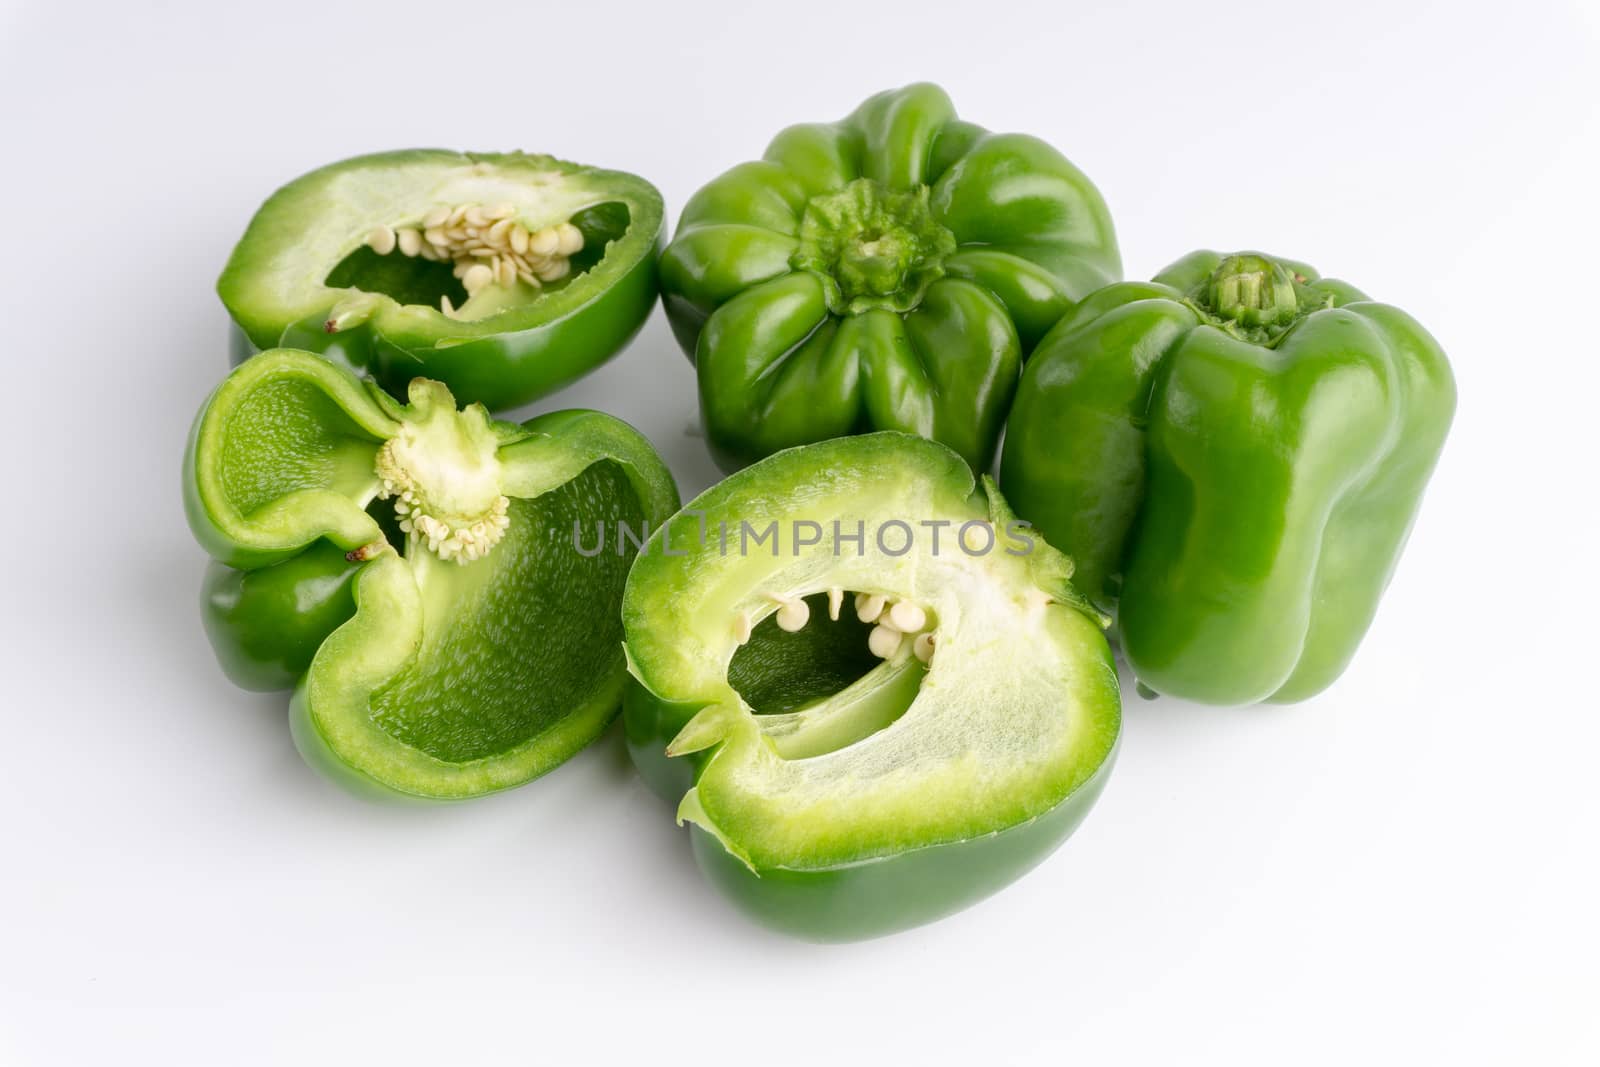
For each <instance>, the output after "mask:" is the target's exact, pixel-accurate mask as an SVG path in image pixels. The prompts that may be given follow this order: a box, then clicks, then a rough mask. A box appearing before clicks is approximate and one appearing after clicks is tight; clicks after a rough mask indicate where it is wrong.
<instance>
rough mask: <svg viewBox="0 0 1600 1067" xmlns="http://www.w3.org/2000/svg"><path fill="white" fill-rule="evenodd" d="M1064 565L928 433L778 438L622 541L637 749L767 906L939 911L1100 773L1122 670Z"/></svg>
mask: <svg viewBox="0 0 1600 1067" xmlns="http://www.w3.org/2000/svg"><path fill="white" fill-rule="evenodd" d="M763 535H767V536H763ZM1070 574H1071V564H1070V561H1069V560H1067V559H1066V558H1065V557H1064V556H1062V555H1061V554H1060V553H1058V552H1056V551H1055V550H1054V549H1052V548H1050V546H1049V545H1047V544H1046V543H1045V542H1044V541H1043V540H1042V539H1039V538H1037V537H1034V536H1031V535H1030V534H1029V533H1028V530H1027V527H1026V525H1025V524H1023V523H1021V522H1020V521H1018V520H1017V519H1016V517H1015V516H1014V515H1012V514H1011V512H1010V510H1009V508H1008V507H1007V506H1006V504H1005V501H1004V500H1002V499H1001V497H1000V495H999V492H998V490H997V489H996V488H995V486H994V484H993V482H992V481H989V480H988V479H985V480H984V482H983V484H982V485H979V484H977V483H975V482H974V479H973V476H972V472H971V470H970V469H969V467H968V466H967V464H966V462H965V461H964V460H963V459H962V458H961V457H960V456H958V455H957V454H956V453H954V452H953V451H951V450H950V449H948V448H946V447H944V446H943V445H940V444H937V443H935V442H931V441H928V440H925V439H922V438H919V437H915V436H911V435H907V434H901V433H895V432H882V433H875V434H869V435H864V436H858V437H847V438H840V439H837V440H832V441H827V442H822V443H819V444H815V445H808V446H804V447H800V448H794V449H790V450H787V451H784V452H780V453H778V454H776V455H773V456H771V457H769V458H767V459H765V460H762V461H761V462H759V463H756V464H754V465H753V466H751V467H748V468H746V469H745V470H743V471H741V472H739V473H737V474H735V475H733V476H731V477H729V478H728V479H727V480H726V481H724V482H722V483H721V484H720V485H717V486H715V487H714V488H712V489H710V490H708V491H707V492H706V493H704V494H702V495H701V496H700V497H699V498H697V499H696V500H694V501H693V502H691V503H690V504H689V505H688V506H687V507H685V508H684V510H683V511H681V512H680V513H679V514H678V515H677V516H675V517H674V518H673V519H672V520H670V521H669V522H668V523H667V524H666V525H665V526H664V527H662V529H661V530H659V531H657V533H656V535H655V537H654V538H653V540H652V541H651V542H650V543H649V544H648V545H647V546H646V548H645V550H644V552H643V553H642V554H641V555H640V557H639V559H638V560H637V562H636V563H635V565H634V568H633V571H632V573H631V574H630V576H629V579H628V586H627V591H626V593H625V595H624V600H623V620H624V625H625V631H626V638H627V649H628V655H629V665H630V670H631V672H632V674H633V677H634V678H635V680H636V683H637V684H636V685H635V686H634V688H633V689H632V691H630V693H629V695H628V698H627V701H626V705H625V711H624V721H625V724H626V734H627V739H628V744H629V750H630V752H631V753H632V755H633V758H634V760H635V763H636V764H637V765H638V767H639V769H640V771H641V773H642V774H643V775H644V777H645V778H646V780H647V781H648V782H650V784H651V785H652V786H653V787H654V788H656V789H657V790H658V791H660V792H662V793H663V794H665V795H667V796H669V797H671V798H672V799H673V800H675V801H676V802H677V803H678V815H679V818H680V820H681V821H685V822H688V823H690V824H692V825H693V828H694V829H693V838H694V851H695V854H696V855H697V856H698V857H699V861H700V864H701V866H702V867H703V868H704V869H705V871H706V873H707V875H708V877H709V878H710V879H711V880H712V881H713V882H714V883H715V884H716V885H718V886H719V887H720V888H721V889H722V890H723V891H724V892H725V893H727V895H728V896H729V897H730V898H732V899H733V900H734V901H735V902H736V903H737V904H738V905H739V906H740V907H741V908H743V909H744V910H746V911H747V912H749V913H751V914H753V915H755V916H756V917H758V918H759V919H761V920H762V921H764V922H767V923H770V924H771V925H773V926H775V927H778V928H780V929H783V930H786V931H789V932H792V933H795V934H798V935H801V936H804V937H809V938H815V939H821V940H837V939H851V938H860V937H869V936H875V935H878V934H883V933H888V932H890V931H893V930H896V929H901V928H904V927H907V926H912V925H916V924H918V923H922V922H926V921H929V920H931V919H935V918H938V917H939V916H941V915H945V914H948V913H949V912H951V911H954V910H956V909H957V908H960V907H962V906H964V905H965V904H968V903H970V902H972V901H974V900H976V899H978V898H980V897H982V896H985V895H987V894H989V893H992V892H994V891H995V890H997V889H999V888H1000V887H1002V886H1004V885H1006V884H1007V883H1008V882H1010V881H1011V880H1012V879H1014V878H1016V877H1018V876H1019V875H1020V874H1021V873H1023V872H1024V871H1026V870H1027V869H1029V868H1030V867H1032V866H1033V865H1034V864H1036V863H1038V862H1039V861H1040V860H1041V859H1043V858H1044V857H1045V856H1046V855H1047V854H1048V853H1049V852H1050V851H1051V850H1052V849H1054V848H1055V847H1056V845H1058V844H1059V843H1060V842H1061V841H1062V840H1063V839H1064V838H1065V837H1066V836H1067V835H1068V834H1069V833H1071V832H1072V830H1073V829H1074V828H1075V827H1076V826H1077V824H1078V823H1079V821H1080V820H1081V819H1082V818H1083V817H1084V815H1085V814H1086V813H1087V811H1088V810H1089V808H1090V806H1091V805H1092V804H1093V802H1094V799H1095V797H1096V796H1098V794H1099V792H1100V790H1101V788H1102V786H1103V785H1104V783H1105V780H1106V777H1107V775H1108V774H1109V771H1110V767H1111V764H1112V761H1113V756H1114V753H1115V750H1116V746H1117V737H1118V731H1119V728H1120V701H1119V694H1118V684H1117V674H1116V670H1115V667H1114V665H1113V662H1112V659H1111V653H1110V650H1109V647H1108V646H1107V643H1106V639H1105V637H1104V635H1103V633H1102V625H1103V622H1104V620H1103V618H1102V617H1101V616H1099V615H1098V613H1096V612H1095V611H1094V610H1093V609H1092V608H1091V607H1090V606H1089V605H1088V604H1087V602H1086V601H1084V600H1083V598H1081V597H1080V596H1079V595H1078V594H1077V593H1076V591H1075V590H1074V589H1073V587H1072V585H1071V582H1070V580H1069V579H1070Z"/></svg>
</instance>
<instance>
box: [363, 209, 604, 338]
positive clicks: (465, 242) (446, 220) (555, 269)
mask: <svg viewBox="0 0 1600 1067" xmlns="http://www.w3.org/2000/svg"><path fill="white" fill-rule="evenodd" d="M516 215H517V206H516V205H515V204H513V203H511V202H510V201H509V200H508V201H503V202H501V203H499V204H494V205H492V206H485V205H483V204H457V205H455V206H454V207H450V206H446V205H440V206H438V207H435V208H433V209H432V210H430V211H429V212H428V213H427V214H426V215H424V216H423V217H422V219H421V220H420V221H419V222H416V223H414V224H411V225H405V224H402V225H399V226H376V227H374V228H373V229H372V231H371V232H370V233H368V234H367V240H366V244H367V247H368V248H370V249H372V250H373V251H374V252H376V253H378V254H379V255H380V256H388V255H393V254H395V253H399V254H400V255H402V256H408V257H415V256H421V257H422V258H423V259H427V260H432V261H434V262H436V263H444V262H449V263H454V264H455V268H454V271H453V273H454V274H455V276H456V277H457V278H459V279H460V280H461V286H462V288H464V289H465V290H466V291H467V297H468V298H469V299H470V298H472V297H475V296H477V295H478V293H479V292H480V291H481V290H483V289H484V288H486V287H487V286H491V285H498V286H500V287H502V288H506V289H510V288H514V287H515V286H516V285H517V283H518V282H521V283H522V284H524V285H527V286H531V287H532V288H534V289H538V288H539V287H540V286H541V285H542V284H545V283H548V282H555V281H560V280H561V279H562V278H565V277H566V276H567V275H568V274H569V273H571V271H572V257H573V256H574V255H576V254H577V253H578V252H580V251H581V250H582V249H583V233H582V231H580V230H579V229H578V228H577V227H576V226H574V225H573V224H572V223H571V222H560V223H556V224H555V225H551V226H546V227H544V228H543V229H539V230H530V229H529V228H528V227H527V225H525V224H524V223H523V221H522V220H521V219H519V218H517V217H516ZM439 310H440V311H442V312H444V314H446V315H449V316H452V317H454V316H455V315H456V309H455V308H454V307H453V306H451V303H450V298H449V297H448V296H444V297H441V298H440V307H439Z"/></svg>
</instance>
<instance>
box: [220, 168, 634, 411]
mask: <svg viewBox="0 0 1600 1067" xmlns="http://www.w3.org/2000/svg"><path fill="white" fill-rule="evenodd" d="M662 215H663V212H662V204H661V195H660V194H659V193H658V192H657V191H656V189H655V187H654V186H652V185H651V184H650V183H649V182H647V181H645V180H644V179H642V178H639V177H636V176H634V175H632V174H625V173H621V172H619V171H609V170H599V169H596V168H594V167H585V166H580V165H578V164H575V163H567V162H564V161H562V160H558V159H553V158H551V157H549V156H537V155H523V154H522V153H520V152H517V153H510V154H484V153H461V152H446V151H438V150H424V149H418V150H410V151H400V152H383V153H379V154H376V155H368V156H358V157H356V158H354V159H347V160H344V161H343V162H340V163H335V164H332V165H330V166H327V167H323V168H321V169H320V170H315V171H312V172H311V173H310V174H307V175H305V176H303V177H300V178H297V179H295V180H294V181H292V182H290V183H289V184H288V185H286V186H284V187H283V188H282V189H279V190H278V191H277V192H276V193H274V194H273V195H272V197H271V198H270V199H268V200H267V202H266V203H265V204H263V205H262V206H261V209H260V210H259V211H257V212H256V215H255V217H254V218H253V219H251V221H250V226H249V229H247V230H246V231H245V234H244V236H243V237H242V238H241V239H240V241H239V244H238V245H237V247H235V248H234V250H233V255H232V256H231V257H230V258H229V260H228V264H227V267H226V268H225V269H224V270H223V272H222V277H221V278H220V279H219V280H218V282H217V292H218V293H219V294H220V295H221V297H222V302H223V303H224V304H225V305H227V308H228V313H229V314H230V315H232V316H233V320H234V322H235V323H236V325H237V327H238V332H237V334H236V343H235V346H234V359H235V362H237V361H239V360H241V359H243V358H246V357H248V356H250V355H253V354H254V353H255V352H256V351H257V350H259V349H263V348H272V347H274V346H279V345H282V346H284V347H290V348H302V349H308V350H311V351H315V352H319V353H322V354H324V355H326V356H327V357H328V358H330V359H332V360H334V361H335V362H338V363H341V364H342V365H344V366H347V367H350V368H352V369H357V370H364V371H366V372H368V373H370V374H371V375H372V376H373V377H375V378H376V379H377V380H378V382H379V383H380V384H381V385H383V386H384V388H386V389H388V390H389V391H390V392H391V393H393V394H394V395H395V396H403V395H404V393H405V389H406V387H407V386H408V384H409V383H410V382H411V380H412V379H413V378H416V377H427V378H432V379H435V380H438V381H441V382H444V383H445V384H446V385H447V386H449V388H450V389H451V391H452V392H453V394H454V395H455V396H456V398H457V399H458V400H460V401H461V402H463V403H480V404H483V405H485V406H486V407H488V408H490V409H491V410H494V411H501V410H505V409H507V408H512V407H516V406H518V405H521V404H525V403H528V402H529V401H531V400H536V399H538V398H539V397H542V396H545V395H547V394H548V393H551V392H553V391H554V390H556V389H558V388H560V387H561V386H563V385H566V384H567V383H568V382H571V381H573V380H574V379H576V378H578V377H580V376H582V375H584V374H586V373H588V372H589V371H591V370H593V369H594V368H595V367H596V366H598V365H599V364H600V363H602V362H604V361H605V360H607V359H609V358H610V357H611V356H613V355H615V354H616V353H617V352H618V351H620V350H621V348H622V346H623V345H625V344H626V343H627V342H628V340H629V338H631V337H632V336H633V335H634V334H635V333H637V332H638V330H639V328H640V327H641V326H642V325H643V324H644V320H645V319H646V318H647V317H648V316H649V313H650V308H651V306H652V304H653V303H654V300H655V292H656V264H655V256H656V251H657V249H658V246H659V240H660V234H661V224H662Z"/></svg>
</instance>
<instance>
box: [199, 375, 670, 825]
mask: <svg viewBox="0 0 1600 1067" xmlns="http://www.w3.org/2000/svg"><path fill="white" fill-rule="evenodd" d="M409 399H410V402H409V403H407V404H401V403H399V402H397V401H395V400H394V399H392V398H391V397H389V396H388V395H387V394H385V393H384V392H383V391H382V390H380V389H378V388H377V387H376V386H375V385H373V384H372V383H370V382H362V381H359V380H357V379H356V378H355V377H353V376H352V375H350V374H349V373H348V372H347V371H345V370H343V369H341V368H339V367H336V366H334V365H333V364H331V363H329V362H327V361H326V360H323V359H321V358H319V357H318V356H316V355H313V354H312V353H309V352H300V351H292V350H275V351H269V352H265V353H262V354H261V355H260V356H258V357H256V358H254V359H252V360H250V361H248V362H246V363H245V364H243V365H241V366H240V367H238V368H237V369H236V370H235V371H234V372H233V373H232V374H231V375H230V376H229V377H228V378H227V379H226V380H225V381H224V382H223V383H222V385H221V386H219V387H218V389H217V390H216V392H215V393H213V394H212V396H211V398H210V399H209V400H208V401H207V402H206V404H205V405H204V407H203V408H202V410H201V411H200V414H199V416H198V418H197V419H196V421H195V424H194V429H193V432H192V434H191V438H190V443H189V448H188V451H187V455H186V458H185V462H184V477H183V482H184V498H185V505H186V510H187V513H188V517H189V523H190V526H191V528H192V530H193V531H194V534H195V536H196V538H197V539H198V540H199V541H200V543H201V544H202V545H203V546H204V547H205V548H206V550H207V551H208V552H209V553H210V554H211V555H212V557H213V558H214V560H215V561H216V563H215V564H214V565H213V567H212V570H211V572H210V573H209V575H208V579H207V582H206V588H205V593H204V617H205V619H206V622H207V632H208V634H209V635H210V637H211V640H212V643H213V645H214V646H215V648H216V650H217V654H218V658H219V660H220V661H221V662H222V664H223V666H224V669H225V670H226V671H227V672H228V673H229V674H230V676H232V677H234V678H236V679H237V680H238V681H240V683H241V684H244V685H247V686H250V687H253V688H279V687H282V686H284V685H286V684H293V685H295V692H294V697H293V700H292V703H291V709H292V711H291V723H292V726H293V731H294V737H295V740H296V742H297V744H298V745H299V747H300V749H301V751H302V753H303V754H304V755H305V756H306V758H307V759H308V760H309V761H310V762H311V763H312V764H314V765H316V766H318V767H320V768H322V769H324V770H326V771H328V772H329V773H330V774H331V775H332V776H333V777H334V778H336V779H337V780H339V781H341V782H343V783H344V784H347V785H350V786H352V787H353V788H356V789H357V790H358V791H361V792H365V793H371V794H381V795H389V796H393V795H403V796H409V797H420V798H429V799H462V798H466V797H473V796H479V795H482V794H484V793H489V792H493V791H495V790H499V789H505V788H508V787H510V786H515V785H519V784H521V783H523V782H526V781H528V780H530V779H532V778H534V777H537V776H538V775H540V774H543V773H544V772H545V771H548V770H550V769H551V768H553V767H555V766H556V765H558V764H560V763H561V762H563V761H564V760H565V759H567V758H568V757H570V756H571V755H573V754H574V753H576V752H577V751H578V750H579V749H581V748H582V747H584V746H585V745H587V744H588V743H589V742H590V741H593V740H594V739H595V737H597V736H598V735H599V733H600V731H601V730H602V729H603V728H604V727H605V725H606V724H607V723H608V722H609V721H610V720H611V719H612V717H613V716H614V715H615V713H616V712H617V710H618V707H619V705H620V702H621V698H622V693H623V685H624V682H625V677H626V676H625V670H624V663H623V655H622V650H621V637H622V627H621V622H620V620H619V617H618V609H619V606H620V603H621V595H622V588H623V583H624V580H625V578H626V575H627V571H628V567H629V565H630V564H631V562H632V559H633V556H634V554H635V550H634V547H633V544H632V542H630V541H629V540H627V539H626V538H619V537H612V538H610V539H609V540H608V541H607V543H606V544H605V546H604V550H601V551H595V550H594V549H593V547H592V546H593V544H594V542H595V540H596V536H597V535H596V534H595V533H593V532H591V531H598V530H601V529H611V528H614V526H615V524H616V523H619V522H620V523H625V524H627V526H628V528H629V529H630V530H633V531H635V532H637V533H638V534H639V536H641V537H642V530H643V529H644V528H645V527H646V525H647V524H649V525H655V524H658V523H660V522H661V521H662V520H663V519H664V518H665V517H667V516H668V515H670V514H671V513H672V511H673V510H674V509H675V508H676V506H677V502H678V501H677V492H676V489H675V487H674V486H673V483H672V479H671V476H670V474H669V473H668V471H667V469H666V467H665V466H664V465H663V464H662V462H661V460H660V458H659V457H658V456H657V455H656V453H655V451H654V450H653V449H652V448H651V446H650V444H649V442H647V441H646V440H645V439H644V438H643V437H642V436H640V435H639V434H638V433H637V432H635V431H634V430H633V429H631V428H630V427H628V426H627V425H626V424H624V423H622V422H620V421H618V420H617V419H614V418H612V417H610V416H608V415H603V414H600V413H599V412H593V411H577V410H574V411H561V412H553V413H550V414H547V415H542V416H540V417H538V418H535V419H532V420H530V421H528V422H526V423H523V424H521V425H513V424H511V423H505V422H497V421H494V420H492V419H490V418H489V416H488V414H487V413H486V412H485V411H484V409H483V408H482V407H479V406H476V405H473V406H469V407H466V408H464V409H458V408H457V406H456V404H455V401H454V399H453V398H452V397H451V395H450V393H449V391H448V390H447V389H445V388H444V386H442V385H441V384H440V383H438V382H433V381H429V380H426V379H417V380H416V381H414V382H412V383H411V387H410V390H409ZM580 534H581V536H580Z"/></svg>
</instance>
